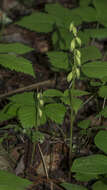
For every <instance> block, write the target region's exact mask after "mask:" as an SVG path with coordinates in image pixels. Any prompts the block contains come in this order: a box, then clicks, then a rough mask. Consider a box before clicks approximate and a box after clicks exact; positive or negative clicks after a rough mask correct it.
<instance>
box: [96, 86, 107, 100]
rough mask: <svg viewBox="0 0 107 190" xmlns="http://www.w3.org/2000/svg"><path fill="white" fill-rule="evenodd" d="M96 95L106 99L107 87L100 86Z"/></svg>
mask: <svg viewBox="0 0 107 190" xmlns="http://www.w3.org/2000/svg"><path fill="white" fill-rule="evenodd" d="M98 94H99V96H100V97H102V98H107V86H101V87H100V88H99V91H98Z"/></svg>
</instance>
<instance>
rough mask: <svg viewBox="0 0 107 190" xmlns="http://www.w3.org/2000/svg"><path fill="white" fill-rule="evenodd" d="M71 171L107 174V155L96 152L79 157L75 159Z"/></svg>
mask: <svg viewBox="0 0 107 190" xmlns="http://www.w3.org/2000/svg"><path fill="white" fill-rule="evenodd" d="M71 171H72V172H76V173H78V172H79V173H83V174H87V175H88V174H89V175H100V174H106V173H107V156H104V155H100V154H96V155H91V156H86V157H81V158H78V159H76V160H74V162H73V165H72V168H71Z"/></svg>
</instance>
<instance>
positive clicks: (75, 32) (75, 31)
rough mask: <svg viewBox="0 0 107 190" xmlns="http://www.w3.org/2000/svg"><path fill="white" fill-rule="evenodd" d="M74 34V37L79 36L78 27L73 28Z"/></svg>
mask: <svg viewBox="0 0 107 190" xmlns="http://www.w3.org/2000/svg"><path fill="white" fill-rule="evenodd" d="M72 32H73V34H74V36H76V35H77V29H76V27H75V26H74V27H73V30H72Z"/></svg>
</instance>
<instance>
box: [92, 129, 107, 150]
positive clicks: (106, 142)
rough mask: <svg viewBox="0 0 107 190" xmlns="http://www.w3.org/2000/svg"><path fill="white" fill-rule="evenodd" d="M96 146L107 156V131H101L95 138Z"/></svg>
mask: <svg viewBox="0 0 107 190" xmlns="http://www.w3.org/2000/svg"><path fill="white" fill-rule="evenodd" d="M94 142H95V144H96V146H97V147H98V148H99V149H100V150H102V151H104V152H105V153H106V154H107V131H99V132H98V133H97V135H96V136H95V138H94Z"/></svg>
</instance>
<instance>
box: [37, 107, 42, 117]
mask: <svg viewBox="0 0 107 190" xmlns="http://www.w3.org/2000/svg"><path fill="white" fill-rule="evenodd" d="M38 112H39V117H42V110H41V109H40V108H39V109H38Z"/></svg>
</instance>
